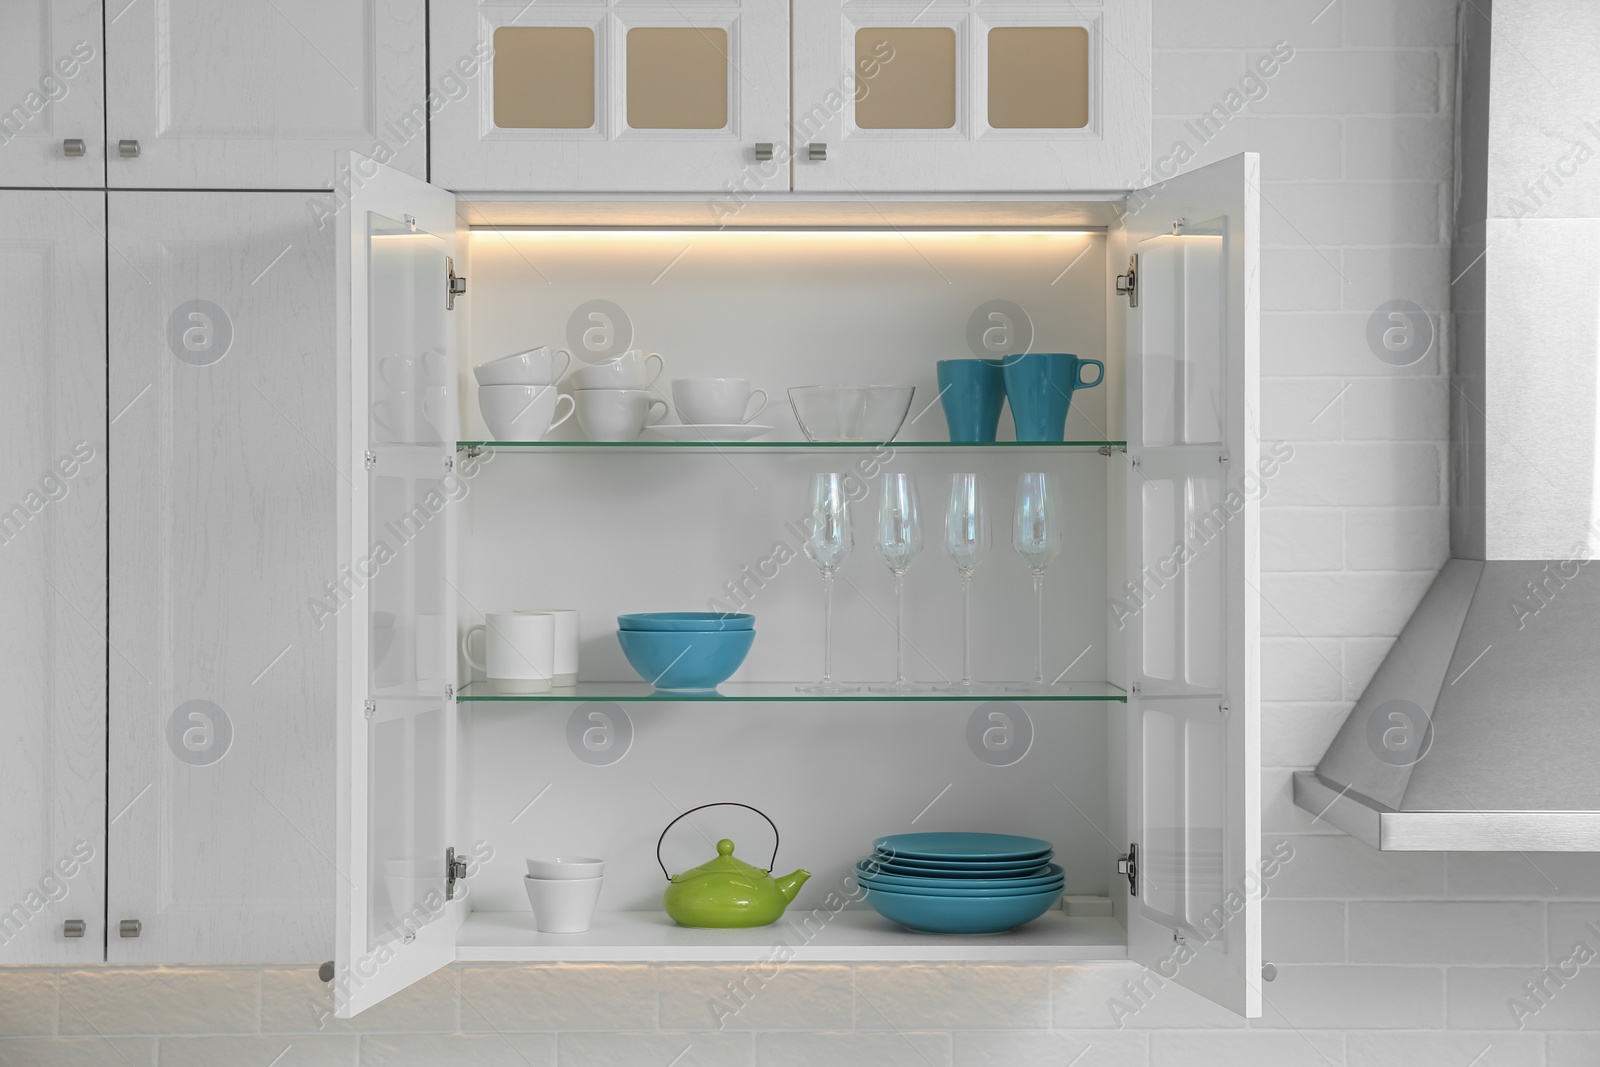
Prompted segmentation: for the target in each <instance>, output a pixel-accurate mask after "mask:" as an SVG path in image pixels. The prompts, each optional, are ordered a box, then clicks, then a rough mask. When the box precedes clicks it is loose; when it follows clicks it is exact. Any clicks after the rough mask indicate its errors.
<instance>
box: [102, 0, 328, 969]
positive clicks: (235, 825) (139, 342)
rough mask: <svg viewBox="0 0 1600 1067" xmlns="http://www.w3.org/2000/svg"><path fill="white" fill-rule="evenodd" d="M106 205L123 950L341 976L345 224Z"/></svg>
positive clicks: (161, 200)
mask: <svg viewBox="0 0 1600 1067" xmlns="http://www.w3.org/2000/svg"><path fill="white" fill-rule="evenodd" d="M269 6H270V5H269ZM109 201H110V206H109V214H110V229H109V233H110V244H111V252H110V255H109V257H108V258H109V263H110V272H109V273H110V316H111V322H112V323H113V324H114V326H113V328H112V332H111V354H110V360H111V374H110V393H111V398H112V399H111V403H112V406H113V407H114V409H115V411H116V412H117V413H118V414H117V416H116V418H115V420H114V421H113V423H112V425H111V450H112V455H113V456H114V457H116V459H115V462H114V463H113V464H112V472H113V473H112V479H111V500H110V509H111V526H112V529H114V530H115V531H116V534H115V536H114V537H113V538H112V539H111V540H112V543H111V573H112V575H113V576H114V577H113V579H112V591H111V641H112V645H113V647H114V648H115V649H116V650H117V654H116V655H115V656H113V657H112V661H111V711H110V714H111V730H110V746H111V752H112V753H113V755H112V758H111V761H110V774H109V785H108V789H109V792H110V801H109V804H108V807H109V808H110V810H111V813H112V819H111V823H110V828H109V831H108V833H109V835H110V857H111V860H110V862H111V872H110V879H109V891H108V892H109V900H110V902H111V903H110V921H111V923H112V925H113V926H115V925H116V923H117V922H118V921H119V920H121V919H138V920H139V921H140V922H141V924H142V927H143V929H142V932H141V934H140V936H139V937H137V938H130V939H122V938H119V937H115V936H114V937H112V938H111V939H110V944H109V951H108V956H109V958H110V960H111V961H113V962H130V963H131V962H139V963H157V962H176V961H188V962H212V961H216V962H232V961H250V962H260V961H290V960H294V961H305V960H320V959H326V958H328V957H329V956H330V955H331V952H330V950H331V948H332V942H333V901H334V883H335V882H336V881H337V879H338V873H337V871H336V868H335V865H334V860H333V842H334V831H333V818H334V798H333V748H334V729H333V719H332V716H331V707H332V698H333V685H334V627H333V625H332V624H331V622H330V621H328V620H326V619H323V618H319V616H318V613H316V612H314V611H313V609H312V604H313V603H314V602H316V601H321V600H324V599H325V598H326V597H327V596H328V595H330V594H329V592H328V590H329V588H330V587H329V586H328V585H327V584H326V583H332V582H335V581H337V580H338V578H339V575H338V574H336V573H335V552H334V529H335V522H336V519H335V508H336V504H335V500H336V492H335V486H336V485H338V484H342V479H341V478H340V476H339V473H338V471H337V469H336V468H335V466H334V463H333V442H334V396H333V394H334V388H335V373H334V355H333V338H334V328H333V310H334V296H333V242H332V240H331V230H332V227H329V230H328V231H322V232H319V231H318V229H317V227H316V224H315V223H314V222H313V221H312V220H311V217H310V215H309V214H308V213H307V212H306V210H305V197H304V196H303V195H300V194H294V193H144V192H124V193H112V194H110V198H109ZM319 623H320V624H321V625H319Z"/></svg>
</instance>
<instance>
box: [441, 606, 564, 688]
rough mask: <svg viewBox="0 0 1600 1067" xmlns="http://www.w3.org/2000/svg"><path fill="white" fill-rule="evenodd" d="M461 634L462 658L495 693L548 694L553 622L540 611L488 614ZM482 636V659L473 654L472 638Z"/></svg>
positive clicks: (552, 666) (552, 670) (553, 649)
mask: <svg viewBox="0 0 1600 1067" xmlns="http://www.w3.org/2000/svg"><path fill="white" fill-rule="evenodd" d="M483 619H484V621H483V622H482V623H480V624H478V625H477V626H469V627H468V628H467V631H466V633H464V634H462V635H461V655H462V656H464V657H465V658H466V661H467V662H468V663H470V664H471V665H472V666H473V667H474V668H476V669H477V670H480V671H482V672H483V674H484V677H485V678H487V679H488V680H489V688H490V689H491V690H493V691H494V692H497V693H548V692H549V691H550V679H551V678H552V677H553V676H554V675H555V658H556V620H555V616H553V615H547V614H545V613H543V612H529V611H514V612H500V613H490V614H486V615H484V617H483ZM479 631H482V633H483V643H484V649H483V658H482V659H478V658H477V657H476V656H474V655H473V654H472V635H473V634H475V633H478V632H479Z"/></svg>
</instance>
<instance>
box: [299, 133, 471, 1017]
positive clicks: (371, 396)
mask: <svg viewBox="0 0 1600 1067" xmlns="http://www.w3.org/2000/svg"><path fill="white" fill-rule="evenodd" d="M340 162H341V173H345V174H350V175H353V177H354V181H353V183H352V190H353V191H352V195H351V196H350V200H349V203H347V204H345V205H344V209H343V210H342V211H340V212H339V215H338V226H339V232H338V242H337V243H338V293H339V309H338V324H339V326H338V329H339V343H338V350H337V358H338V360H339V369H338V380H339V384H340V397H339V455H338V463H339V467H340V472H341V474H342V476H343V477H342V483H343V484H342V485H341V489H342V490H343V491H342V492H341V494H340V509H339V531H340V543H339V550H340V569H339V573H338V575H337V576H336V578H335V579H334V580H333V581H332V582H330V583H329V584H328V588H327V589H326V590H324V592H325V594H326V602H325V605H324V610H325V611H327V612H331V613H333V614H335V615H336V616H337V623H338V634H339V707H338V709H337V716H338V738H339V753H338V771H339V783H338V804H339V837H338V848H339V853H338V857H337V860H338V866H339V871H340V884H339V911H338V941H337V959H336V961H335V964H336V968H337V970H336V974H335V976H334V1001H335V1013H336V1014H337V1015H338V1016H339V1017H340V1018H348V1017H349V1016H351V1015H354V1014H356V1013H357V1012H359V1011H361V1010H363V1009H365V1008H367V1007H370V1006H371V1005H373V1004H375V1003H377V1002H378V1001H380V1000H382V999H384V998H385V997H387V996H388V995H389V994H391V993H393V992H395V991H397V990H399V989H403V988H404V987H406V986H408V985H410V984H411V983H412V982H415V981H416V980H417V979H419V978H422V977H423V976H424V975H427V974H429V973H431V972H432V971H435V970H437V969H438V968H440V967H442V966H444V965H445V964H448V963H450V962H452V961H453V960H454V959H455V957H456V931H457V929H458V928H459V926H460V923H461V919H462V917H463V916H462V904H461V901H460V899H459V898H460V897H461V896H462V893H461V887H460V886H458V885H456V883H455V880H454V878H453V877H451V875H452V874H453V872H450V871H447V868H446V862H445V849H446V848H447V847H448V846H449V845H450V844H452V842H451V841H450V838H449V833H448V831H449V828H450V827H451V826H452V825H453V822H452V819H453V816H454V812H453V804H454V797H455V781H454V779H455V747H456V709H455V703H454V700H453V695H452V692H451V686H452V685H453V683H454V680H455V678H454V675H455V666H456V658H455V654H454V645H455V632H456V622H455V600H454V597H453V596H451V595H448V594H449V592H450V587H451V585H452V584H453V581H454V575H453V574H452V573H451V571H452V560H453V558H454V554H453V541H454V537H453V525H454V521H455V517H454V505H455V501H457V500H459V499H460V498H461V497H462V495H463V492H462V490H463V488H464V487H463V486H462V484H461V483H460V481H459V479H458V478H457V477H456V474H455V472H454V470H453V466H454V455H455V440H456V418H457V411H456V396H455V393H456V357H455V351H456V344H455V336H456V331H455V324H454V322H453V321H452V317H453V316H454V315H456V314H464V311H463V312H456V311H453V310H450V309H449V307H450V305H451V304H453V303H454V302H455V301H454V298H453V296H450V295H447V291H448V290H449V288H450V278H451V267H452V264H453V263H454V262H457V259H456V207H455V197H454V196H452V195H451V194H449V193H446V192H444V191H442V190H439V189H436V188H434V187H433V186H430V185H427V184H425V183H424V182H420V181H417V180H416V179H415V178H410V177H407V176H406V175H403V174H400V173H398V172H396V171H391V170H388V169H386V168H384V167H382V166H380V165H378V164H377V163H374V162H373V161H372V160H370V159H365V158H363V157H361V156H355V155H352V154H348V153H347V154H345V155H344V156H342V157H341V160H340Z"/></svg>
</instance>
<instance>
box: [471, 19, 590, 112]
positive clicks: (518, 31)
mask: <svg viewBox="0 0 1600 1067" xmlns="http://www.w3.org/2000/svg"><path fill="white" fill-rule="evenodd" d="M494 124H495V125H496V126H499V127H500V128H502V129H523V130H526V129H540V130H586V129H588V128H589V127H591V126H593V125H594V30H592V29H590V28H589V27H588V26H502V27H501V28H500V29H498V30H495V31H494Z"/></svg>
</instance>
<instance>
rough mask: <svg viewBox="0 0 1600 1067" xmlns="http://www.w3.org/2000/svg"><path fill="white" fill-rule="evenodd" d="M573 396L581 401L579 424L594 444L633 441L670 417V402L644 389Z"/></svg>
mask: <svg viewBox="0 0 1600 1067" xmlns="http://www.w3.org/2000/svg"><path fill="white" fill-rule="evenodd" d="M572 395H573V396H575V397H577V398H578V425H579V426H582V427H583V435H584V436H585V437H587V438H588V439H589V440H591V441H633V440H636V439H637V438H638V436H639V432H640V431H641V430H643V429H644V428H645V427H646V426H654V425H655V424H656V423H658V422H660V421H661V420H662V419H664V418H666V417H667V402H666V401H665V400H660V399H656V398H653V397H651V395H650V394H649V393H648V392H646V391H645V390H643V389H579V390H578V391H577V392H575V393H573V394H572ZM658 406H659V408H660V410H659V411H657V410H656V409H657V407H658Z"/></svg>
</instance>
